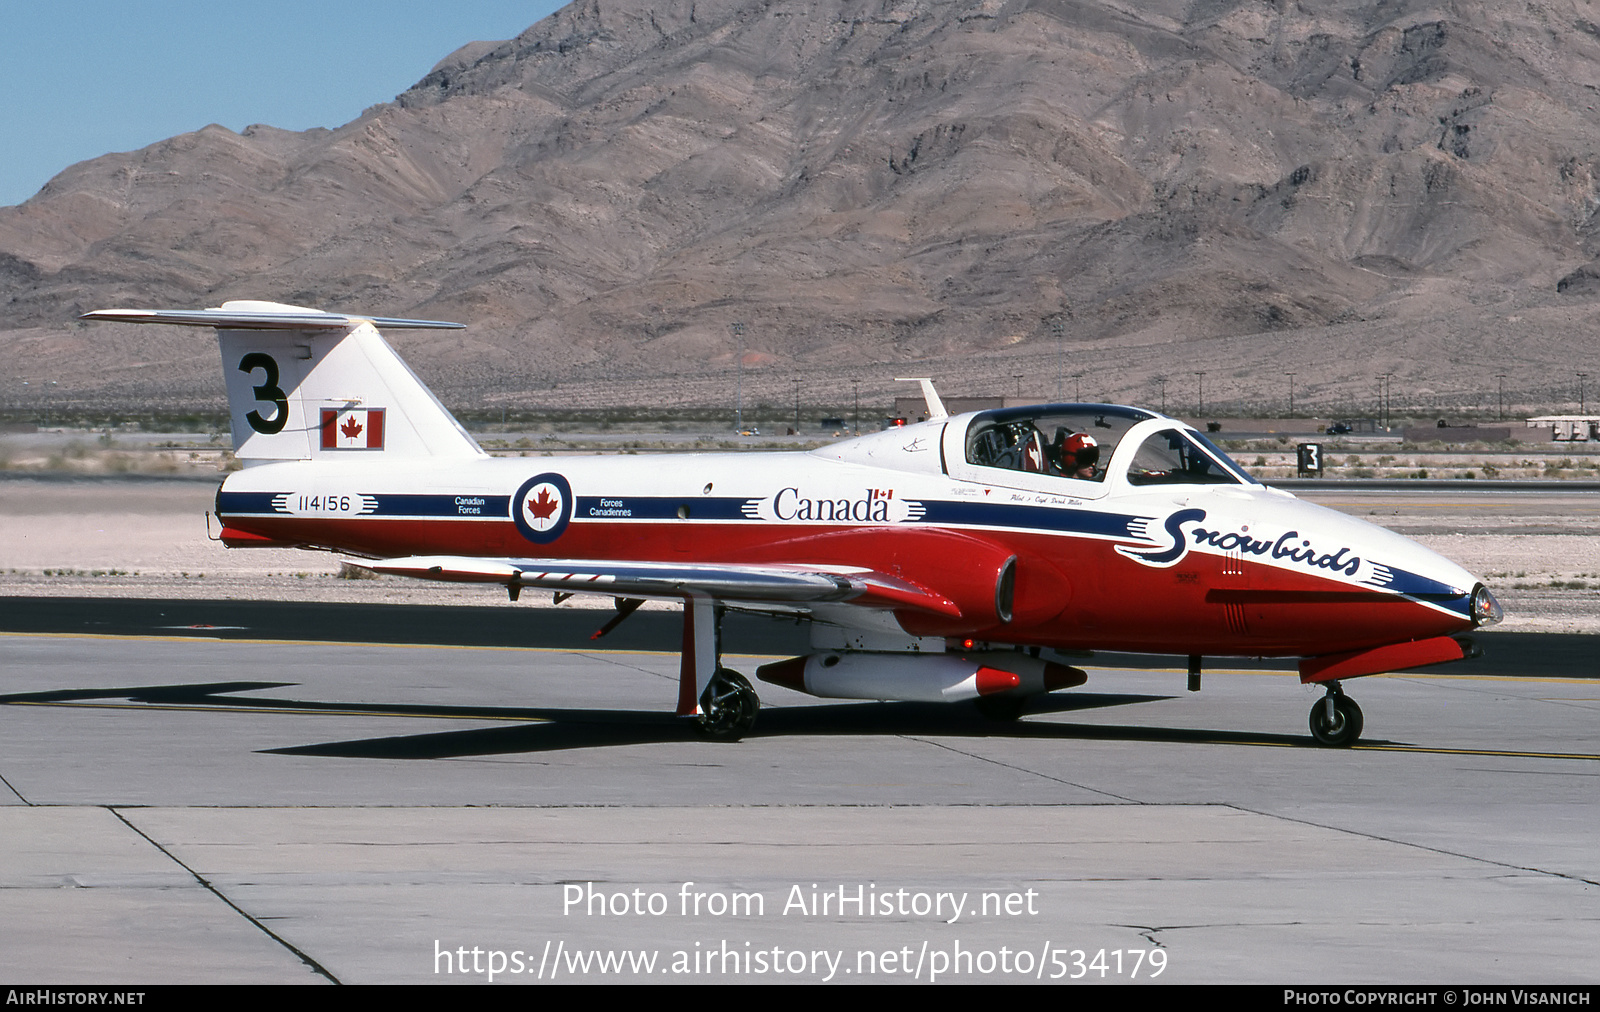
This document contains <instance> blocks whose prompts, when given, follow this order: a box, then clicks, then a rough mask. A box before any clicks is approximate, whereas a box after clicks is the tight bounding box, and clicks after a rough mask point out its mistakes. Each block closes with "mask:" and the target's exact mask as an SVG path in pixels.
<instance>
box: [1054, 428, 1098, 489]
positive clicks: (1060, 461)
mask: <svg viewBox="0 0 1600 1012" xmlns="http://www.w3.org/2000/svg"><path fill="white" fill-rule="evenodd" d="M1046 456H1047V458H1048V459H1049V461H1050V469H1051V471H1052V472H1053V473H1055V474H1060V475H1065V476H1066V477H1068V478H1081V479H1084V480H1086V481H1096V480H1098V479H1099V477H1100V475H1099V471H1098V468H1097V465H1098V464H1099V463H1100V444H1099V443H1097V442H1095V440H1094V437H1093V436H1091V435H1089V434H1088V433H1087V432H1071V431H1070V430H1068V429H1066V428H1058V429H1056V438H1055V439H1054V440H1052V441H1051V443H1050V446H1049V452H1048V453H1047V454H1046Z"/></svg>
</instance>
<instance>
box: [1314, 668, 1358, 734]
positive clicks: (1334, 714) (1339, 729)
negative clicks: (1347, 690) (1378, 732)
mask: <svg viewBox="0 0 1600 1012" xmlns="http://www.w3.org/2000/svg"><path fill="white" fill-rule="evenodd" d="M1311 737H1313V738H1315V739H1316V740H1317V744H1319V745H1327V746H1329V747H1331V748H1348V747H1350V746H1351V745H1354V744H1355V743H1356V739H1357V738H1360V737H1361V707H1359V706H1357V705H1356V701H1355V700H1353V699H1351V698H1350V697H1349V696H1347V695H1345V694H1344V690H1343V689H1341V688H1339V683H1338V682H1329V683H1328V694H1327V695H1326V696H1323V697H1322V698H1321V699H1319V700H1317V701H1316V703H1315V704H1313V705H1312V707H1311Z"/></svg>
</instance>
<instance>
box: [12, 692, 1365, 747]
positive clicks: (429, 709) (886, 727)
mask: <svg viewBox="0 0 1600 1012" xmlns="http://www.w3.org/2000/svg"><path fill="white" fill-rule="evenodd" d="M294 684H295V683H293V682H207V683H197V684H188V685H157V686H134V687H126V688H96V689H57V690H51V691H47V692H20V693H11V694H7V695H0V704H9V705H35V706H39V705H58V706H72V705H94V704H95V703H97V702H99V701H104V700H126V701H128V702H132V703H144V704H148V705H150V706H154V707H163V708H172V707H178V708H193V709H198V710H210V709H216V710H228V711H231V712H238V711H239V710H241V709H248V710H252V711H256V712H260V713H263V714H267V713H279V714H285V715H288V714H298V715H305V714H310V713H329V714H343V715H348V716H374V717H383V716H406V717H434V718H443V719H459V720H499V721H518V722H521V723H517V724H515V725H512V726H501V727H486V728H471V729H466V730H461V731H435V732H428V733H425V734H410V735H386V736H383V737H376V738H362V739H352V740H348V741H335V742H325V743H320V744H314V745H296V746H290V747H286V748H274V749H263V750H262V751H263V752H266V753H269V754H276V755H306V756H326V757H329V758H351V759H452V758H464V757H468V756H484V755H506V754H516V753H537V752H552V751H564V750H569V749H580V748H605V747H609V746H618V745H642V744H654V743H661V742H676V741H698V740H702V739H700V737H699V735H698V734H697V733H696V732H695V730H694V728H693V726H692V725H691V723H690V722H689V721H687V720H682V719H680V718H678V717H675V716H673V715H672V714H669V713H664V712H661V711H654V710H614V709H578V708H562V707H496V706H428V705H418V704H382V703H379V704H374V703H343V702H328V701H324V700H304V699H283V698H262V697H258V696H241V695H237V693H241V692H252V691H260V690H265V689H281V688H287V687H290V686H292V685H294ZM1171 698H1174V697H1172V696H1152V695H1139V694H1133V693H1100V692H1070V693H1053V694H1051V695H1049V696H1045V697H1036V698H1035V699H1034V700H1032V701H1031V704H1030V707H1029V710H1028V714H1029V715H1031V716H1043V715H1046V714H1052V713H1066V712H1071V711H1074V710H1091V709H1102V708H1105V707H1113V706H1128V705H1131V704H1134V703H1149V702H1157V701H1160V700H1164V699H1171ZM805 735H811V736H816V735H851V736H858V737H869V736H884V735H895V736H898V735H940V736H949V737H966V738H1036V739H1060V740H1073V739H1079V740H1102V741H1143V742H1169V743H1188V744H1231V745H1256V746H1270V747H1292V748H1317V747H1319V746H1317V745H1316V743H1315V742H1314V741H1313V740H1312V739H1311V738H1310V737H1309V736H1306V735H1283V734H1259V733H1247V732H1242V731H1218V730H1207V729H1200V728H1166V727H1131V726H1124V725H1103V724H1070V723H1058V722H1054V721H1049V722H1044V721H1030V720H1020V721H994V720H988V719H985V718H984V717H983V716H981V715H980V714H979V713H978V712H977V710H976V709H975V708H973V707H970V706H965V705H960V704H944V703H906V702H845V703H825V704H818V705H811V706H788V707H785V706H766V707H763V708H762V710H761V715H760V718H759V719H758V720H757V722H756V726H755V728H754V729H753V730H752V731H751V732H750V733H749V734H748V735H746V736H745V737H746V739H751V738H764V737H787V736H805ZM708 744H710V743H708ZM1373 744H1382V743H1381V742H1374V743H1373Z"/></svg>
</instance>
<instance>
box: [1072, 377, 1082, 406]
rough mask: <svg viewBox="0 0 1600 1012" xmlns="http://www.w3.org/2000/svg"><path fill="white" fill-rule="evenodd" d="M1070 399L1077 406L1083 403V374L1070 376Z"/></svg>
mask: <svg viewBox="0 0 1600 1012" xmlns="http://www.w3.org/2000/svg"><path fill="white" fill-rule="evenodd" d="M1072 399H1073V400H1074V401H1076V402H1077V403H1079V404H1082V403H1083V373H1081V372H1075V373H1073V374H1072Z"/></svg>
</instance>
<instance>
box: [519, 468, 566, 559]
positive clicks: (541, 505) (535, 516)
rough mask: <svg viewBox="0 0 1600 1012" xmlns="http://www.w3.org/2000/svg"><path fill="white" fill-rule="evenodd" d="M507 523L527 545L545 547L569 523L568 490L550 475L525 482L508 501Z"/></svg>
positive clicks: (551, 473) (563, 482) (554, 475)
mask: <svg viewBox="0 0 1600 1012" xmlns="http://www.w3.org/2000/svg"><path fill="white" fill-rule="evenodd" d="M511 519H512V521H513V522H515V523H516V525H517V530H519V531H521V532H522V536H523V537H525V538H527V539H528V540H529V541H532V542H533V543H535V544H539V545H544V544H549V543H550V542H552V541H554V540H555V539H556V538H559V537H560V536H561V532H562V531H564V530H566V529H567V521H568V520H571V519H572V486H570V485H568V484H567V479H566V478H563V477H562V476H561V475H559V474H556V473H555V472H553V471H552V472H548V473H546V474H541V475H538V476H537V477H533V478H529V479H528V480H527V481H525V482H523V483H522V487H521V488H519V489H517V494H516V495H514V496H512V497H511Z"/></svg>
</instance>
